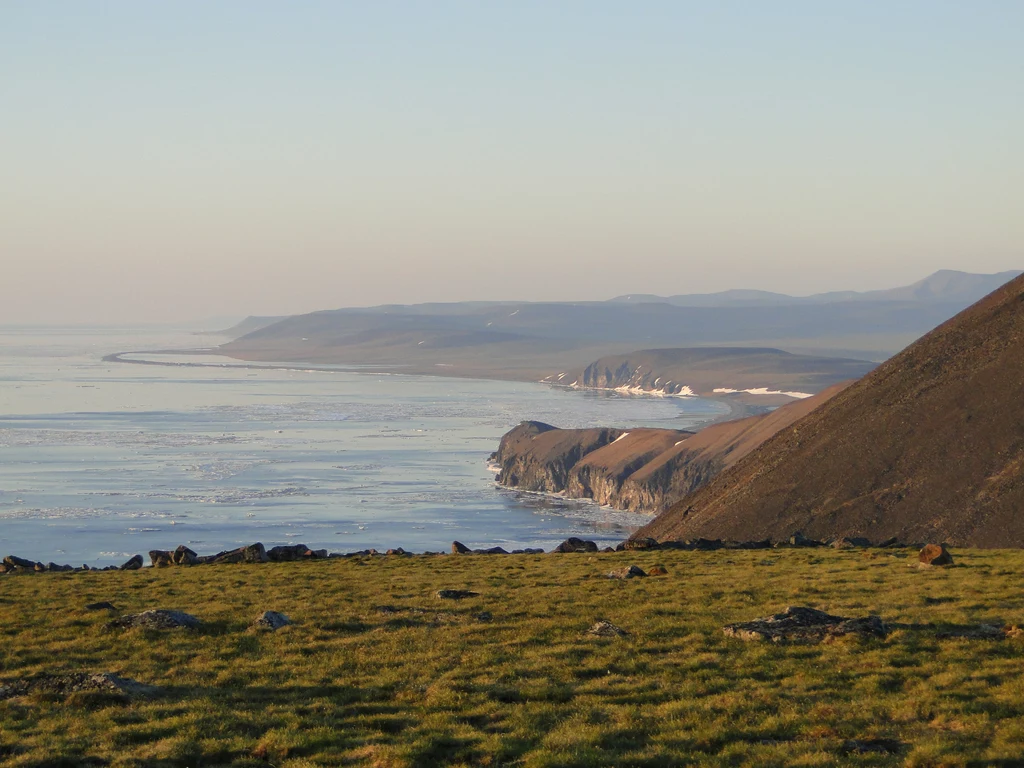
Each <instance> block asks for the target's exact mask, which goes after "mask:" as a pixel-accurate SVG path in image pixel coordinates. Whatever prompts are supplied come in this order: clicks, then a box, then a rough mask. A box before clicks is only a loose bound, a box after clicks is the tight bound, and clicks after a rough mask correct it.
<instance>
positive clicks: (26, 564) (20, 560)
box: [4, 555, 38, 570]
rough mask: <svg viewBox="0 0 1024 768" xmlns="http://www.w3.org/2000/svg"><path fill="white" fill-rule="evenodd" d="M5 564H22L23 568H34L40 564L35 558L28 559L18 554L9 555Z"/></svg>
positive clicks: (5, 559)
mask: <svg viewBox="0 0 1024 768" xmlns="http://www.w3.org/2000/svg"><path fill="white" fill-rule="evenodd" d="M4 564H5V565H8V566H11V567H13V566H20V567H21V568H28V569H29V570H34V569H35V567H36V565H38V563H36V561H35V560H26V559H25V558H24V557H18V556H17V555H8V556H7V557H5V558H4Z"/></svg>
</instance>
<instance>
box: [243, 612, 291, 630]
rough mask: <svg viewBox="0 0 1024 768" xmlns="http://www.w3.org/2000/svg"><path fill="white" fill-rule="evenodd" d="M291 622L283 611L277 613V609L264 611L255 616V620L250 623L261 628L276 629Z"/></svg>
mask: <svg viewBox="0 0 1024 768" xmlns="http://www.w3.org/2000/svg"><path fill="white" fill-rule="evenodd" d="M291 623H292V621H291V619H289V618H288V617H287V616H285V615H284V614H283V613H278V612H277V611H264V612H263V613H261V614H260V615H259V616H258V617H257V618H256V621H254V622H253V624H252V625H253V626H254V627H258V628H261V629H269V630H278V629H280V628H281V627H286V626H288V625H289V624H291Z"/></svg>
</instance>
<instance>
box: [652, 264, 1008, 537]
mask: <svg viewBox="0 0 1024 768" xmlns="http://www.w3.org/2000/svg"><path fill="white" fill-rule="evenodd" d="M1022 385H1024V277H1018V278H1015V279H1014V280H1012V281H1011V282H1009V283H1008V284H1007V285H1005V286H1003V287H1002V288H1000V289H998V290H996V291H995V292H993V293H992V294H990V295H989V296H987V297H986V298H984V299H983V300H981V301H980V302H978V303H977V304H975V305H974V306H972V307H970V308H969V309H967V310H965V311H963V312H962V313H960V314H959V315H958V316H956V317H955V318H953V319H952V320H950V321H948V322H947V323H944V324H943V325H941V326H940V327H938V328H936V329H935V330H934V331H932V332H931V333H929V334H928V335H926V336H925V337H924V338H922V339H921V340H920V341H918V342H917V343H915V344H913V345H912V346H910V347H909V348H908V349H907V350H905V351H904V352H902V353H901V354H899V355H897V356H896V357H894V358H892V359H891V360H889V361H888V362H886V363H884V364H882V365H881V366H879V367H878V368H877V369H876V370H875V371H874V372H873V373H871V374H869V375H868V376H867V377H865V378H864V379H862V380H861V381H859V382H857V383H856V384H854V385H852V386H851V387H849V388H848V389H846V390H845V391H844V392H842V393H840V394H839V395H837V396H836V397H834V398H832V399H831V400H830V401H829V402H827V403H825V404H824V405H822V406H821V407H820V408H818V409H816V410H814V411H812V412H811V413H810V414H808V415H807V416H806V417H805V418H803V419H801V420H799V421H798V422H796V423H795V424H793V425H792V426H790V427H788V428H786V429H783V430H782V431H780V432H778V433H777V434H776V435H775V436H774V437H772V438H770V439H769V440H767V441H766V442H765V443H764V444H763V445H761V446H760V448H758V450H756V451H754V452H753V453H751V454H750V455H748V456H747V457H746V458H745V459H744V460H742V461H741V462H739V463H738V464H737V465H736V466H735V467H733V468H732V469H731V470H729V471H727V472H724V473H722V474H721V475H719V476H718V477H717V478H715V480H713V481H712V482H711V483H709V484H708V485H706V486H705V487H703V488H702V489H700V490H698V491H697V492H696V493H694V494H692V495H690V496H688V497H687V498H685V499H683V500H682V501H680V502H679V503H678V504H676V505H675V506H673V507H672V508H671V509H670V510H668V511H667V512H666V513H664V514H663V515H661V516H660V517H658V518H657V519H656V520H654V521H652V522H651V523H650V524H649V525H647V526H645V527H644V528H642V529H641V530H640V531H639V532H638V533H637V534H636V535H637V536H651V537H654V538H657V539H661V540H670V539H680V538H692V537H698V536H707V537H712V538H718V537H721V538H736V539H746V538H764V537H768V538H773V539H783V538H786V537H788V536H790V535H792V534H793V533H796V532H798V531H801V532H803V533H804V534H805V535H807V536H812V537H815V538H826V537H829V536H841V535H847V536H854V535H861V536H866V537H868V538H870V539H884V538H888V537H890V536H896V537H898V538H900V539H903V540H907V541H924V540H944V541H947V542H949V543H952V544H955V545H959V546H982V547H997V546H1024V399H1022V398H1021V389H1022Z"/></svg>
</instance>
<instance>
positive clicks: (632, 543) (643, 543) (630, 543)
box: [622, 537, 658, 549]
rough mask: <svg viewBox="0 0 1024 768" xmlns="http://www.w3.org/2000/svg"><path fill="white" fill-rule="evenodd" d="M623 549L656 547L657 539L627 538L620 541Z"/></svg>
mask: <svg viewBox="0 0 1024 768" xmlns="http://www.w3.org/2000/svg"><path fill="white" fill-rule="evenodd" d="M622 548H623V549H657V548H658V540H657V539H652V538H649V537H648V538H641V539H627V540H626V541H624V542H623V543H622Z"/></svg>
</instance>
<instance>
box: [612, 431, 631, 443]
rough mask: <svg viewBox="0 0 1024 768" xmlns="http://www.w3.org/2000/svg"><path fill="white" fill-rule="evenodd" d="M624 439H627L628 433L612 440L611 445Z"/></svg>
mask: <svg viewBox="0 0 1024 768" xmlns="http://www.w3.org/2000/svg"><path fill="white" fill-rule="evenodd" d="M624 437H629V432H623V433H622V434H621V435H619V436H618V437H616V438H615V439H614V440H612V442H613V443H617V442H619V440H621V439H622V438H624Z"/></svg>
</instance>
